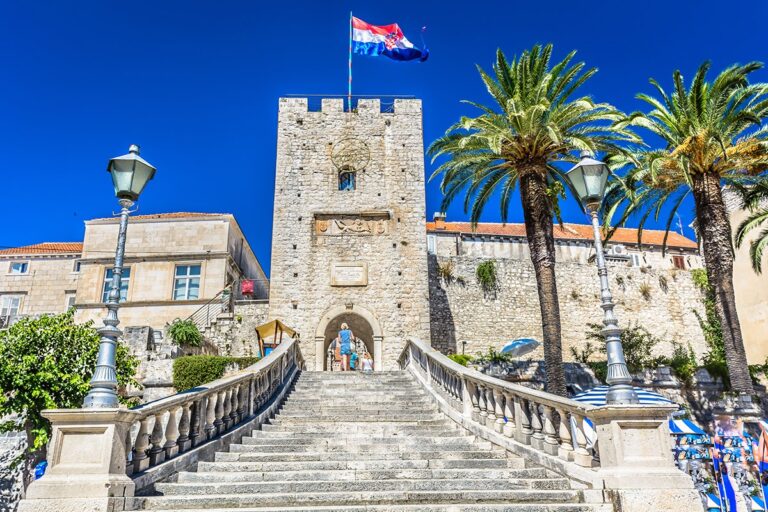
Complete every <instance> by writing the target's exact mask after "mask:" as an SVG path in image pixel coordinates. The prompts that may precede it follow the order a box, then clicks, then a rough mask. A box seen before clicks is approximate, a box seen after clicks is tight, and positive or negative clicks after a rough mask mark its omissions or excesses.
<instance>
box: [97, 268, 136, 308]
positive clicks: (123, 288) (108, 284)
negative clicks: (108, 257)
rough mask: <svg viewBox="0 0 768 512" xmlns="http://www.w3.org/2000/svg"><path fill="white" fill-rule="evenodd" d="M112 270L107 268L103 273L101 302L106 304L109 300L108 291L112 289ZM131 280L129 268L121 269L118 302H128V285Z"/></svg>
mask: <svg viewBox="0 0 768 512" xmlns="http://www.w3.org/2000/svg"><path fill="white" fill-rule="evenodd" d="M113 275H114V274H113V273H112V269H111V268H108V269H107V270H106V271H105V272H104V288H103V289H102V292H101V302H107V299H109V290H110V288H112V276H113ZM130 280H131V267H123V273H122V275H121V276H120V302H125V301H126V300H128V283H129V282H130Z"/></svg>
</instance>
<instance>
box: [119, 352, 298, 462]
mask: <svg viewBox="0 0 768 512" xmlns="http://www.w3.org/2000/svg"><path fill="white" fill-rule="evenodd" d="M301 365H302V358H301V352H300V351H299V350H298V345H297V344H296V343H295V341H294V340H292V339H291V340H289V341H287V342H285V343H282V344H280V345H279V346H278V347H277V348H276V349H275V350H274V351H273V352H272V353H270V354H269V355H268V356H267V357H265V358H264V359H262V360H260V361H258V362H256V363H255V364H253V365H251V366H249V367H248V368H246V369H244V370H242V371H240V372H238V373H237V374H235V375H232V376H229V377H224V378H221V379H218V380H215V381H213V382H210V383H208V384H205V385H203V386H199V387H196V388H193V389H190V390H187V391H184V392H181V393H177V394H175V395H171V396H169V397H166V398H162V399H160V400H155V401H153V402H149V403H146V404H143V405H140V406H138V407H135V408H133V409H131V411H132V412H134V413H137V414H136V417H135V418H136V419H135V421H134V423H133V425H132V428H131V430H130V432H129V434H128V437H127V439H126V453H127V460H126V473H127V474H128V475H131V474H133V473H138V472H141V471H144V470H146V469H147V468H149V467H152V466H156V465H158V464H160V463H162V462H164V461H165V460H167V459H171V458H173V457H175V456H177V455H179V454H181V453H184V452H186V451H188V450H190V449H191V448H193V447H195V446H198V445H200V444H202V443H204V442H206V441H208V440H210V439H214V438H216V437H218V436H220V435H221V434H224V433H225V432H228V431H229V430H231V429H233V428H234V427H236V426H237V425H239V424H240V423H242V422H243V421H245V420H248V419H250V418H252V417H253V416H254V414H255V413H256V412H258V411H259V409H260V408H261V407H262V406H263V405H264V404H266V403H267V402H268V401H269V400H270V399H271V398H272V396H273V394H274V393H275V391H276V390H277V389H278V388H279V387H280V386H281V385H282V384H283V383H284V381H285V379H286V377H287V375H288V374H289V372H290V371H291V370H292V369H293V368H295V367H297V366H298V367H301Z"/></svg>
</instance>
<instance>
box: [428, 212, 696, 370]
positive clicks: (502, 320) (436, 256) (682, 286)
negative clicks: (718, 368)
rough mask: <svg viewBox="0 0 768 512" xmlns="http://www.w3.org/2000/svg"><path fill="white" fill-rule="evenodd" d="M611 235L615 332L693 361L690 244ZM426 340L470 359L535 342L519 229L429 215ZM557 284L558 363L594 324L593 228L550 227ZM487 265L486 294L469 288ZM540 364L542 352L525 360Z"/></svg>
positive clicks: (537, 330) (535, 315) (659, 234)
mask: <svg viewBox="0 0 768 512" xmlns="http://www.w3.org/2000/svg"><path fill="white" fill-rule="evenodd" d="M637 235H638V233H637V230H635V229H624V228H622V229H618V230H617V231H616V232H615V233H614V234H613V236H612V238H611V239H610V241H608V242H607V243H606V245H605V248H606V253H607V257H606V259H607V263H608V266H609V278H610V279H611V291H612V292H613V296H614V301H615V302H616V313H617V315H618V317H619V321H620V324H621V325H622V326H624V327H626V326H628V325H629V324H632V325H634V324H637V325H640V326H642V327H645V328H646V329H648V330H649V331H650V332H651V333H652V334H654V335H656V336H658V337H659V338H660V339H661V340H663V341H664V343H660V344H659V345H658V346H657V352H658V354H657V355H670V354H671V352H672V350H673V347H674V345H673V344H674V343H677V344H680V345H683V346H687V345H690V346H691V347H692V348H693V349H694V351H695V353H696V354H697V355H699V356H701V355H702V354H703V353H705V352H706V350H707V347H706V343H705V341H704V335H703V332H702V330H701V327H700V325H699V322H698V319H697V316H696V312H699V313H702V312H703V307H702V296H701V293H700V291H699V290H698V288H697V287H696V286H695V285H694V283H693V281H692V279H691V274H690V270H691V269H694V268H701V267H702V264H703V262H702V259H701V257H700V256H699V253H698V246H697V245H696V242H694V241H693V240H690V239H688V238H686V237H684V236H681V235H679V234H677V233H670V234H669V237H668V239H667V246H668V247H667V251H666V252H664V251H662V244H663V239H664V232H663V231H658V230H644V231H643V233H642V237H643V238H642V244H638V243H637ZM427 240H428V244H427V247H428V252H429V255H430V256H429V286H430V288H429V289H430V315H431V340H432V344H433V346H435V347H436V348H439V349H440V350H442V351H444V352H457V353H467V354H473V355H474V354H476V353H478V352H485V351H486V350H488V348H489V347H493V348H495V349H500V348H501V347H502V346H504V345H505V344H506V343H507V342H509V341H511V340H513V339H516V338H534V339H537V340H541V338H542V332H541V313H540V309H539V303H538V296H537V288H536V278H535V274H534V271H533V265H532V264H531V260H530V253H529V249H528V244H527V241H526V238H525V226H524V225H522V224H505V225H502V224H492V223H481V224H479V225H478V226H476V228H475V229H472V227H471V226H470V225H469V223H464V222H446V220H445V217H444V215H443V214H436V216H435V219H434V221H433V222H429V223H427ZM555 254H556V259H557V266H556V275H557V287H558V292H559V295H560V297H559V299H560V315H561V327H562V340H563V356H564V359H565V360H566V361H568V360H572V355H571V348H573V349H575V350H577V351H580V350H582V349H583V347H584V345H585V342H586V341H587V337H586V333H587V331H588V330H589V326H588V324H596V323H600V322H601V321H602V310H601V309H600V289H599V282H598V278H597V270H596V267H595V263H594V243H593V242H592V227H591V226H589V225H585V224H564V225H563V226H562V227H561V226H556V227H555ZM485 261H493V262H494V264H495V266H496V275H497V286H496V289H495V290H493V291H492V292H491V293H489V292H487V291H485V290H484V289H483V288H482V287H481V286H480V284H479V283H478V281H477V278H476V271H477V267H478V265H480V264H481V263H482V262H485ZM527 357H532V358H534V359H536V358H541V357H543V352H542V349H541V348H539V350H538V351H537V352H534V353H532V354H531V355H530V356H527Z"/></svg>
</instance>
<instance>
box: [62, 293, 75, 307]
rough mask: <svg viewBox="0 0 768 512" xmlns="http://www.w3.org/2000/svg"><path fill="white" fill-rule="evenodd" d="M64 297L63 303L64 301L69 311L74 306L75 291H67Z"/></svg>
mask: <svg viewBox="0 0 768 512" xmlns="http://www.w3.org/2000/svg"><path fill="white" fill-rule="evenodd" d="M64 297H65V299H66V301H65V303H66V308H67V311H69V310H70V309H72V308H73V307H75V293H74V292H67V293H66V294H64Z"/></svg>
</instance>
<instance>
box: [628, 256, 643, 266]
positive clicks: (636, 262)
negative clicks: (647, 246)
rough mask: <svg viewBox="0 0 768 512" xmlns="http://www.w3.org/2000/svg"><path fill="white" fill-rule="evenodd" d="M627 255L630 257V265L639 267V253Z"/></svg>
mask: <svg viewBox="0 0 768 512" xmlns="http://www.w3.org/2000/svg"><path fill="white" fill-rule="evenodd" d="M629 257H630V258H631V259H632V266H633V267H639V266H640V265H641V263H640V255H639V254H630V255H629Z"/></svg>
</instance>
